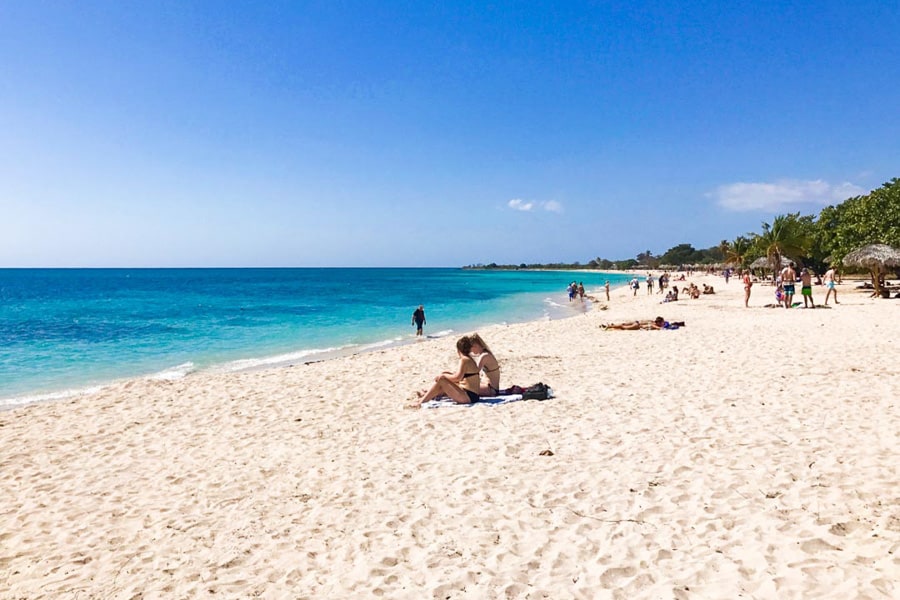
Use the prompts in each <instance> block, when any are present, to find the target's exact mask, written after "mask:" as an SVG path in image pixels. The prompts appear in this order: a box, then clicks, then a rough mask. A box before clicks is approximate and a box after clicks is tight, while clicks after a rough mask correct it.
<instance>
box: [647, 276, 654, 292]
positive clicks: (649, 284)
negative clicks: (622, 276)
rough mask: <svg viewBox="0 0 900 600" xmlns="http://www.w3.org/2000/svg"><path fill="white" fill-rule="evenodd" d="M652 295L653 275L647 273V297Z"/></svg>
mask: <svg viewBox="0 0 900 600" xmlns="http://www.w3.org/2000/svg"><path fill="white" fill-rule="evenodd" d="M652 293H653V275H651V274H650V273H647V295H648V296H649V295H650V294H652Z"/></svg>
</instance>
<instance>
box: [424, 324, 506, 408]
mask: <svg viewBox="0 0 900 600" xmlns="http://www.w3.org/2000/svg"><path fill="white" fill-rule="evenodd" d="M456 353H457V355H458V356H459V365H458V367H457V369H456V371H455V372H451V371H443V372H442V373H441V374H440V375H438V376H437V377H435V378H434V385H432V386H431V388H430V389H428V390H427V391H426V392H424V393H421V396H420V397H419V399H418V401H417V404H418V405H419V406H421V405H422V404H424V403H425V402H428V401H429V400H434V399H435V398H438V397H441V396H446V397H447V398H450V399H451V400H453V401H454V402H456V403H457V404H471V403H472V402H476V401H478V399H479V398H480V397H482V396H496V395H497V394H498V393H499V392H500V363H499V362H498V361H497V357H495V356H494V353H493V352H491V349H490V348H488V345H487V344H486V343H485V342H484V340H483V339H481V336H480V335H478V334H477V333H473V334H472V335H464V336H462V337H461V338H459V339H458V340H457V341H456ZM482 375H483V377H482Z"/></svg>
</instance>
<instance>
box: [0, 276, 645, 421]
mask: <svg viewBox="0 0 900 600" xmlns="http://www.w3.org/2000/svg"><path fill="white" fill-rule="evenodd" d="M576 280H577V281H581V282H583V283H584V286H585V288H586V289H587V291H588V293H591V292H592V291H596V290H599V289H600V288H601V287H602V285H603V283H604V281H606V280H609V282H610V285H611V286H612V287H616V286H618V285H623V284H624V283H626V282H627V280H628V276H627V275H624V274H621V273H596V272H582V271H578V272H567V271H524V270H523V271H478V270H464V269H449V268H431V269H408V268H394V269H392V268H384V269H377V268H374V269H373V268H366V269H362V268H361V269H352V268H329V269H313V268H307V269H299V268H298V269H262V268H260V269H0V409H3V408H9V407H12V406H16V405H20V404H24V403H28V402H34V401H40V400H50V399H55V398H63V397H66V396H69V395H72V394H75V393H79V392H80V391H84V390H87V389H92V388H95V387H97V386H102V385H103V384H107V383H110V382H112V381H115V380H119V379H125V378H133V377H154V378H158V379H176V378H180V377H183V376H185V375H187V374H189V373H191V372H194V371H198V370H219V371H237V370H244V369H252V368H256V367H261V366H269V365H273V366H274V365H280V364H290V363H292V362H302V361H310V360H319V359H322V358H329V357H332V356H335V355H340V354H347V353H352V352H362V351H366V350H370V349H375V348H379V347H384V346H388V345H396V344H402V343H407V342H411V341H414V339H415V336H414V334H415V328H414V327H413V326H412V325H411V324H410V318H411V315H412V312H413V310H414V309H415V308H416V306H418V305H419V304H423V305H424V306H425V313H426V316H427V319H428V323H427V325H426V326H425V333H426V335H428V336H431V337H439V336H446V335H453V334H455V333H462V332H468V331H473V330H475V329H478V328H480V327H485V326H489V325H495V324H503V323H515V322H525V321H533V320H539V319H558V318H565V317H569V316H573V315H576V314H581V313H583V312H584V311H585V310H586V309H587V306H586V305H583V304H582V303H580V302H575V303H570V302H569V301H568V298H567V296H566V286H567V285H568V283H569V282H571V281H576Z"/></svg>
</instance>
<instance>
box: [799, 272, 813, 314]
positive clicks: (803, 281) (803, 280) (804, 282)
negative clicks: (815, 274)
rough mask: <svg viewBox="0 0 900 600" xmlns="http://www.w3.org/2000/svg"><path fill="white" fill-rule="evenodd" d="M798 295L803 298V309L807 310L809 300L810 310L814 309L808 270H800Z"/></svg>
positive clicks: (810, 277)
mask: <svg viewBox="0 0 900 600" xmlns="http://www.w3.org/2000/svg"><path fill="white" fill-rule="evenodd" d="M800 295H801V296H803V308H807V306H806V301H807V299H809V303H810V308H815V307H816V303H815V302H813V297H812V275H810V274H809V269H807V268H806V267H803V269H801V270H800Z"/></svg>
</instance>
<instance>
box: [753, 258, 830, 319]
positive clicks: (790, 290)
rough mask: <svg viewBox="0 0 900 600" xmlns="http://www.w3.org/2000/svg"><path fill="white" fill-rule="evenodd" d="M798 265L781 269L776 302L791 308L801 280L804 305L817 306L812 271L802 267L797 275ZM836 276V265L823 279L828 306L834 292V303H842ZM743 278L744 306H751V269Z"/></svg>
mask: <svg viewBox="0 0 900 600" xmlns="http://www.w3.org/2000/svg"><path fill="white" fill-rule="evenodd" d="M796 269H797V267H796V265H795V264H794V263H793V262H790V263H788V266H786V267H785V268H783V269H782V270H781V273H780V274H779V276H778V277H777V278H776V281H775V302H776V303H777V304H778V305H780V306H784V307H785V308H791V307H792V306H793V303H794V295H795V294H796V289H797V288H796V285H797V281H798V280H799V282H800V295H801V296H802V297H803V307H804V308H815V307H816V303H815V301H814V300H813V297H812V286H813V281H812V272H811V271H810V270H809V269H807V268H805V267H804V268H802V269H800V276H799V277H798V276H797V270H796ZM836 278H837V274H836V271H835V268H834V267H831V268H830V269H828V271H826V272H825V275H824V277H823V279H822V283H824V284H825V287H826V289H827V290H828V291H827V292H826V293H825V306H828V300H829V298H831V295H832V294H834V303H835V304H840V303H839V302H838V299H837V287H836ZM742 280H743V283H744V306H745V307H749V306H750V290H751V289H752V287H753V281H752V279H751V278H750V270H749V269H747V270H744V273H743V276H742Z"/></svg>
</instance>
